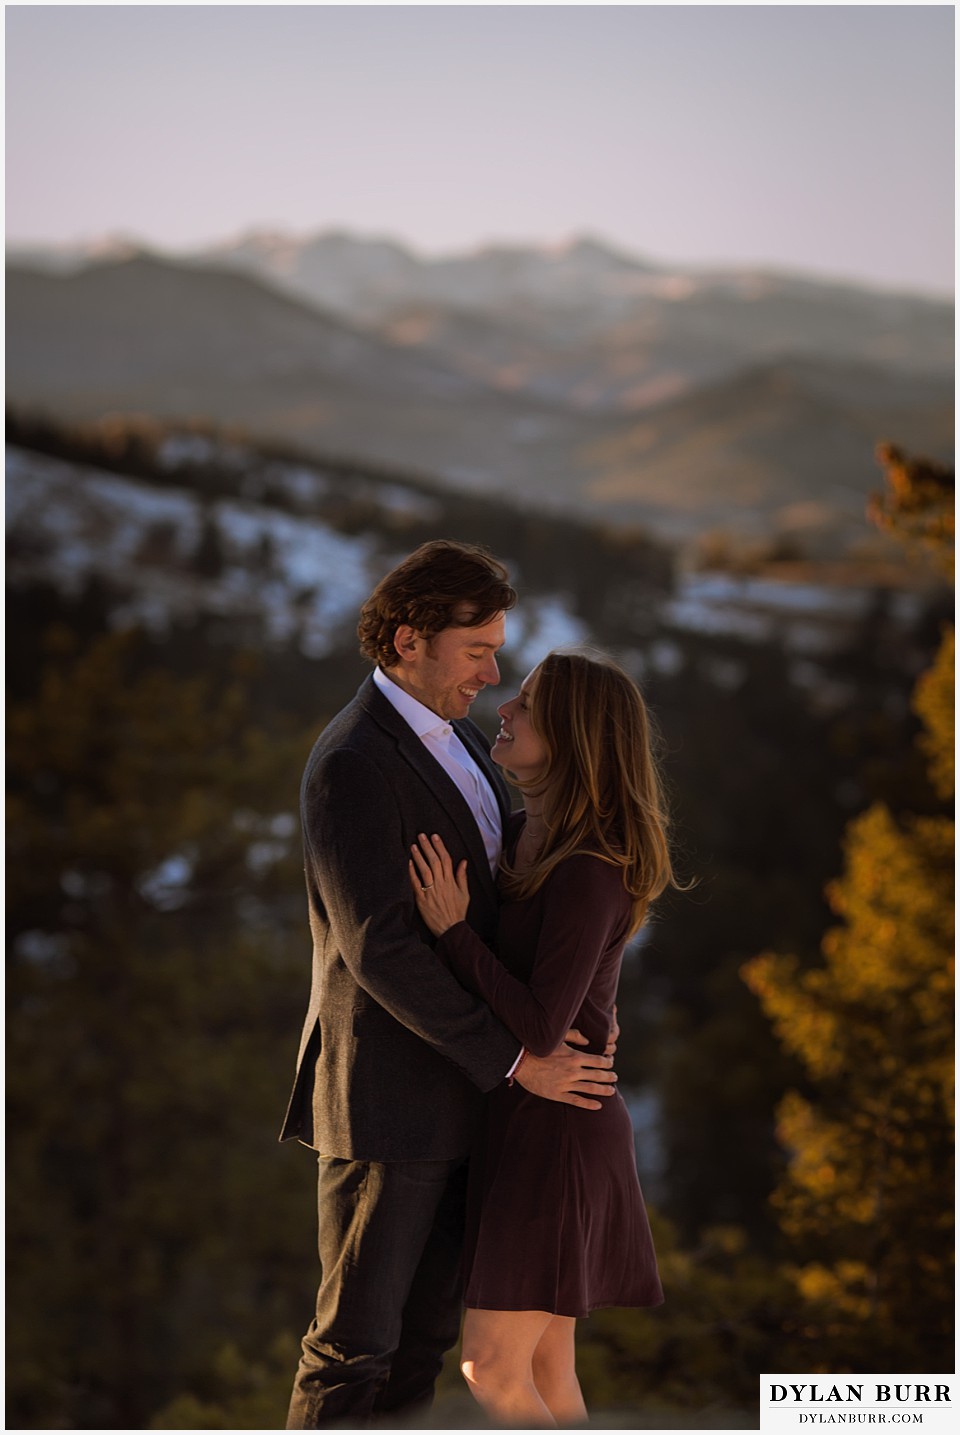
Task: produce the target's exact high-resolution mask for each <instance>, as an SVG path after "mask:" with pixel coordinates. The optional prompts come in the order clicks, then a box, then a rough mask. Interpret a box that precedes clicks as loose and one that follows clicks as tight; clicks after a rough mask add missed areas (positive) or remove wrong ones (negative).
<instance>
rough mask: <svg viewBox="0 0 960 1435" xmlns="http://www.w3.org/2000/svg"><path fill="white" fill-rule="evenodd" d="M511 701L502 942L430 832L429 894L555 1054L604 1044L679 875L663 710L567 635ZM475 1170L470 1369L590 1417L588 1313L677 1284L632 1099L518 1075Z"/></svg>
mask: <svg viewBox="0 0 960 1435" xmlns="http://www.w3.org/2000/svg"><path fill="white" fill-rule="evenodd" d="M498 711H499V714H500V717H501V720H502V726H501V729H500V733H499V735H498V737H497V740H496V743H495V744H494V747H493V750H492V756H493V759H494V761H495V762H497V763H499V764H501V765H502V766H503V768H504V769H505V770H506V771H507V772H508V773H509V774H510V775H511V776H512V778H513V779H514V781H515V782H516V784H517V786H518V787H519V788H520V790H521V792H522V794H523V811H522V813H521V812H518V813H515V814H514V815H513V819H512V822H511V826H510V828H509V829H508V831H507V832H506V833H505V834H504V843H505V845H504V856H503V860H502V864H501V891H502V895H503V902H504V905H503V907H502V910H501V914H500V927H499V936H498V954H499V956H498V957H494V956H493V954H492V953H491V952H490V950H489V949H488V948H487V947H485V946H484V944H483V943H482V942H481V941H480V939H479V938H478V937H477V936H476V934H475V933H474V932H473V931H472V930H471V928H470V927H468V926H467V924H466V922H465V920H464V918H465V915H466V911H467V906H468V903H469V890H468V874H467V864H466V862H462V863H461V864H460V866H459V868H458V869H457V871H456V872H454V871H453V869H452V864H451V860H450V856H449V853H448V852H447V850H446V848H445V847H444V845H443V843H442V842H441V841H440V839H439V838H437V837H429V838H428V837H427V836H426V835H421V839H420V844H419V846H416V847H414V848H413V858H412V860H411V862H410V879H411V882H412V884H413V888H414V893H415V896H416V900H417V906H418V908H419V910H420V913H421V915H422V917H423V919H424V921H425V922H426V924H427V926H428V927H429V928H430V930H431V931H432V932H433V933H434V935H435V936H436V937H438V938H439V940H438V942H437V948H436V950H437V955H438V956H439V957H440V958H442V959H443V960H444V961H445V962H447V963H448V965H449V967H450V969H451V970H452V971H453V973H454V974H455V976H456V977H457V978H458V980H459V981H460V982H461V983H462V984H463V985H464V986H465V987H467V988H468V989H469V990H471V991H473V992H475V993H477V994H478V995H480V996H482V997H483V998H484V1000H485V1001H487V1002H488V1003H489V1005H490V1006H491V1007H492V1008H493V1010H494V1012H495V1013H496V1014H497V1016H498V1017H499V1018H500V1019H501V1021H502V1022H503V1023H504V1024H505V1025H506V1026H507V1027H509V1028H510V1030H511V1031H512V1032H513V1034H514V1035H515V1036H516V1037H517V1039H518V1040H519V1041H521V1042H522V1043H523V1045H524V1048H525V1050H529V1051H531V1052H533V1053H534V1054H535V1055H545V1054H547V1053H549V1052H551V1051H553V1050H555V1049H556V1047H557V1046H558V1045H559V1044H560V1042H561V1041H562V1040H563V1037H564V1033H565V1032H566V1031H567V1029H568V1028H570V1027H574V1026H575V1027H577V1028H578V1029H579V1030H580V1032H582V1033H583V1035H584V1036H585V1037H586V1038H587V1042H588V1049H590V1050H593V1051H596V1052H602V1051H603V1050H604V1047H605V1045H606V1040H607V1034H608V1032H609V1030H610V1027H611V1020H612V1014H613V1004H614V1000H615V997H616V989H617V980H618V977H619V972H620V962H621V958H622V955H623V948H624V944H625V942H626V941H627V939H628V938H629V937H630V936H631V935H632V934H633V933H634V932H636V930H637V929H638V927H639V926H640V925H641V923H642V921H643V919H644V915H645V913H646V911H647V907H648V905H649V903H650V902H651V901H652V900H653V898H654V897H656V896H657V895H658V894H659V893H660V892H662V891H663V889H664V888H665V887H666V886H667V885H668V883H674V878H673V872H672V869H671V864H670V856H669V852H668V849H667V842H666V825H667V824H666V816H665V812H664V807H663V802H662V797H661V792H660V784H659V781H658V777H657V772H656V767H655V764H654V761H653V757H652V753H651V744H650V734H649V724H648V719H647V713H646V708H645V706H644V702H643V699H642V697H641V695H640V693H639V691H638V689H637V687H636V685H635V684H634V683H633V682H632V681H631V679H630V678H629V677H628V676H627V675H626V673H624V672H623V671H622V670H621V669H620V668H619V667H617V666H616V664H615V663H613V662H611V661H609V660H608V659H604V658H600V657H588V656H586V655H583V654H579V653H577V654H571V653H550V654H549V655H548V656H547V657H546V658H545V659H544V660H543V662H542V663H541V664H540V665H539V666H538V667H537V668H535V669H534V671H533V672H532V673H531V674H530V675H529V677H527V678H526V680H525V681H524V683H523V685H522V687H521V689H520V692H519V694H518V696H517V697H515V698H513V699H512V700H511V701H510V702H506V703H504V704H503V706H502V707H500V708H499V709H498ZM674 885H676V884H675V883H674ZM522 1060H523V1057H522V1056H521V1061H522ZM470 1179H471V1185H470V1197H469V1209H468V1221H467V1241H466V1250H465V1271H466V1280H467V1286H466V1296H465V1300H466V1306H467V1313H466V1320H465V1324H464V1333H463V1356H462V1361H461V1369H462V1371H463V1374H464V1377H465V1378H466V1380H467V1383H468V1385H469V1387H470V1390H471V1391H472V1393H473V1394H474V1396H475V1397H476V1399H477V1400H478V1401H479V1403H480V1404H481V1405H482V1406H483V1407H484V1409H485V1410H486V1412H487V1414H488V1415H489V1416H490V1417H491V1418H492V1419H493V1420H495V1421H496V1422H498V1423H500V1424H503V1425H507V1426H554V1425H574V1424H581V1423H583V1422H584V1421H585V1420H586V1418H587V1412H586V1408H585V1406H584V1403H583V1396H582V1394H581V1392H580V1386H579V1383H578V1381H577V1376H576V1370H575V1365H574V1329H575V1322H576V1318H577V1317H578V1316H584V1315H586V1314H588V1312H589V1311H590V1310H593V1309H596V1308H597V1307H599V1306H609V1305H630V1306H653V1305H658V1304H659V1303H660V1302H661V1301H662V1299H663V1292H662V1290H661V1287H660V1280H659V1277H658V1274H657V1264H656V1256H655V1254H654V1249H653V1241H652V1239H651V1235H650V1227H649V1224H648V1221H647V1216H646V1211H645V1209H644V1205H643V1197H642V1195H641V1192H640V1185H639V1182H638V1180H637V1173H636V1166H635V1163H634V1155H633V1131H632V1127H631V1123H630V1117H629V1113H628V1112H627V1108H626V1106H625V1105H624V1103H623V1100H622V1098H621V1097H620V1096H619V1095H617V1096H615V1097H613V1098H612V1099H609V1100H607V1101H605V1102H603V1104H602V1108H601V1110H599V1111H584V1110H581V1109H578V1108H576V1107H572V1106H565V1105H561V1104H560V1103H557V1102H550V1101H544V1100H542V1099H540V1098H539V1097H536V1096H533V1095H531V1094H529V1093H527V1092H525V1091H524V1090H523V1088H522V1087H521V1086H520V1085H519V1084H510V1085H507V1084H504V1085H503V1086H501V1087H499V1088H497V1089H496V1090H495V1091H494V1092H493V1093H492V1095H491V1096H490V1098H489V1100H488V1103H487V1108H486V1121H485V1129H484V1133H483V1137H482V1139H481V1142H480V1146H479V1149H478V1152H477V1154H476V1158H475V1159H474V1160H472V1161H471V1178H470Z"/></svg>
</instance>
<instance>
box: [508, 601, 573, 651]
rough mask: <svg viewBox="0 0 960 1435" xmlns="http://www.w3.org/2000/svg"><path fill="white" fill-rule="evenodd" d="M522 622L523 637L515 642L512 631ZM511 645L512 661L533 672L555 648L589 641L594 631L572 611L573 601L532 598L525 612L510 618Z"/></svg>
mask: <svg viewBox="0 0 960 1435" xmlns="http://www.w3.org/2000/svg"><path fill="white" fill-rule="evenodd" d="M517 622H520V623H522V624H523V629H522V634H521V636H520V637H519V638H514V637H513V635H512V634H511V632H510V629H511V627H512V626H513V625H514V624H515V623H517ZM507 625H508V628H507V632H508V638H507V644H508V648H509V651H510V655H511V657H512V658H513V659H514V661H515V663H516V664H517V665H519V666H520V667H521V668H524V669H529V668H532V667H534V666H535V665H536V664H537V663H539V662H540V660H541V658H544V657H546V655H547V653H549V652H552V650H553V649H554V648H568V647H572V646H574V645H575V644H577V643H583V642H585V641H586V640H587V638H588V637H589V634H590V630H589V628H588V627H587V625H586V624H585V623H584V622H582V620H581V619H580V618H578V617H577V616H576V614H574V613H572V612H571V611H570V600H569V599H568V598H567V597H566V596H564V595H563V594H559V593H553V594H548V595H547V596H546V597H542V598H529V599H527V600H526V601H525V602H524V603H523V605H522V611H521V612H518V611H517V610H516V609H514V610H513V611H512V612H510V613H508V614H507Z"/></svg>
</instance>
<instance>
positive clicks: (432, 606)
mask: <svg viewBox="0 0 960 1435" xmlns="http://www.w3.org/2000/svg"><path fill="white" fill-rule="evenodd" d="M516 601H517V595H516V593H515V591H514V590H513V588H511V586H510V583H509V581H508V574H507V570H506V568H504V566H503V564H502V563H500V562H498V561H497V559H496V558H494V556H493V554H492V553H491V552H490V551H489V549H487V548H481V547H479V546H478V545H477V544H475V543H456V542H454V541H453V539H448V538H438V539H435V540H434V541H433V542H432V543H423V544H421V545H420V547H419V548H418V549H417V550H416V552H415V553H411V554H410V557H409V558H405V559H404V560H403V562H402V563H400V564H399V565H398V566H397V567H396V568H394V569H393V570H392V572H390V573H388V574H387V576H386V577H385V578H383V579H381V581H380V582H379V583H378V584H377V586H376V588H374V590H373V592H372V593H371V594H370V597H369V598H368V599H367V601H366V602H365V603H364V605H363V607H362V608H361V609H360V622H359V624H358V626H357V636H358V637H359V639H360V651H361V652H362V653H363V654H364V656H365V657H367V658H369V659H370V661H371V662H372V663H379V664H380V666H381V667H382V668H392V667H393V666H394V665H395V664H396V663H397V662H399V657H398V654H397V650H396V647H395V646H394V637H395V635H396V632H397V629H398V628H400V627H402V626H403V625H404V624H409V626H410V627H411V628H413V629H414V630H415V631H416V632H418V633H420V634H422V635H423V636H424V637H426V638H433V637H436V635H437V633H441V632H443V630H444V628H480V627H483V625H484V624H485V623H490V622H492V621H493V619H494V618H495V617H496V616H497V614H498V613H505V612H506V611H507V609H509V608H512V607H513V606H514V604H515V603H516Z"/></svg>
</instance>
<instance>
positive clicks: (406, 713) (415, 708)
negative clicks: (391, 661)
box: [373, 668, 453, 737]
mask: <svg viewBox="0 0 960 1435" xmlns="http://www.w3.org/2000/svg"><path fill="white" fill-rule="evenodd" d="M373 681H374V682H375V683H376V685H377V687H378V688H379V689H380V691H381V692H382V693H383V696H384V697H385V698H386V699H387V702H388V703H390V704H391V705H392V706H393V707H395V708H396V710H397V712H398V713H399V714H400V716H401V717H402V718H403V720H404V722H405V723H407V724H408V726H410V727H411V728H413V731H414V733H415V734H416V736H417V737H426V736H427V734H428V733H430V734H432V735H433V736H434V737H448V736H449V735H450V734H451V732H452V731H453V729H452V727H451V725H450V723H449V722H448V721H447V719H446V718H442V717H441V716H440V715H439V713H435V712H434V711H433V709H432V708H428V707H425V706H424V705H423V703H421V702H418V700H417V699H416V698H414V697H411V696H410V694H409V693H408V692H405V691H404V689H403V688H402V687H400V685H399V683H395V682H394V681H393V679H392V678H388V677H387V675H386V673H385V672H384V671H383V669H382V668H374V670H373Z"/></svg>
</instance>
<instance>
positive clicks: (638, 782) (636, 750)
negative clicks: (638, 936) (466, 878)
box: [503, 651, 679, 933]
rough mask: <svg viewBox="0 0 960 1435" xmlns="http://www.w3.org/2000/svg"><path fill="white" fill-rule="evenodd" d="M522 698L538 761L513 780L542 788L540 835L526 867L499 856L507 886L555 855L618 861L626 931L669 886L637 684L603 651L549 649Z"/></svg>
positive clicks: (529, 887) (656, 779)
mask: <svg viewBox="0 0 960 1435" xmlns="http://www.w3.org/2000/svg"><path fill="white" fill-rule="evenodd" d="M528 704H529V714H530V721H531V723H532V725H533V728H534V731H535V732H536V733H537V734H538V735H539V736H540V737H541V738H542V739H543V742H544V744H545V746H546V748H547V762H546V766H545V768H544V769H543V772H542V773H540V774H539V775H538V776H537V778H536V780H534V781H527V782H520V783H518V785H519V787H520V788H521V790H522V791H528V792H529V791H533V792H537V793H542V794H543V817H544V824H545V828H546V836H545V839H544V842H543V845H542V847H541V849H540V852H539V854H538V856H537V858H536V860H535V861H534V863H533V865H532V866H531V867H530V868H529V869H528V870H527V871H525V872H523V873H522V874H521V873H517V872H514V871H512V870H511V868H510V866H509V865H508V864H507V863H504V866H503V871H504V875H505V881H506V887H507V891H508V892H509V893H510V895H511V896H513V897H518V898H519V897H528V896H530V895H531V894H532V893H533V892H536V891H537V889H538V888H539V887H541V886H542V885H543V883H544V882H545V881H546V879H547V877H548V876H549V875H550V873H551V872H552V871H553V869H554V867H556V866H557V864H558V863H560V862H562V861H563V860H564V858H566V857H570V856H572V855H573V854H574V853H589V854H590V855H592V856H595V857H599V858H600V859H601V860H602V861H604V862H609V863H610V864H611V865H613V866H616V867H619V868H621V870H622V872H623V884H624V886H625V888H626V890H627V892H628V893H629V894H630V896H631V897H632V898H633V922H632V924H631V933H633V932H636V930H637V929H638V927H640V925H641V924H642V922H643V919H644V917H645V916H646V912H647V908H648V907H649V905H650V903H651V902H652V901H653V900H654V898H655V897H658V896H659V895H660V893H661V892H662V891H663V890H664V888H665V887H667V886H674V887H676V886H678V885H679V884H678V883H677V881H676V879H675V877H674V873H673V865H672V863H671V860H670V851H669V848H668V846H667V829H668V826H669V819H668V815H667V810H666V805H665V802H664V797H663V788H662V784H661V779H660V775H659V772H658V771H657V764H656V761H655V759H654V754H653V741H652V730H651V720H650V717H649V714H648V712H647V707H646V704H645V702H644V700H643V697H642V696H641V693H640V689H639V688H638V687H637V685H636V683H635V682H634V681H633V679H632V678H630V677H629V676H628V675H627V674H626V673H625V672H624V671H623V669H622V668H621V667H619V666H618V664H617V663H615V662H614V661H613V659H612V658H609V657H607V656H606V655H605V654H602V653H594V652H589V653H588V652H583V651H580V652H553V653H548V654H547V656H546V657H545V658H544V660H543V662H542V663H540V665H539V666H538V667H537V668H536V669H535V670H534V674H533V681H532V682H531V685H530V692H529V697H528Z"/></svg>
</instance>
